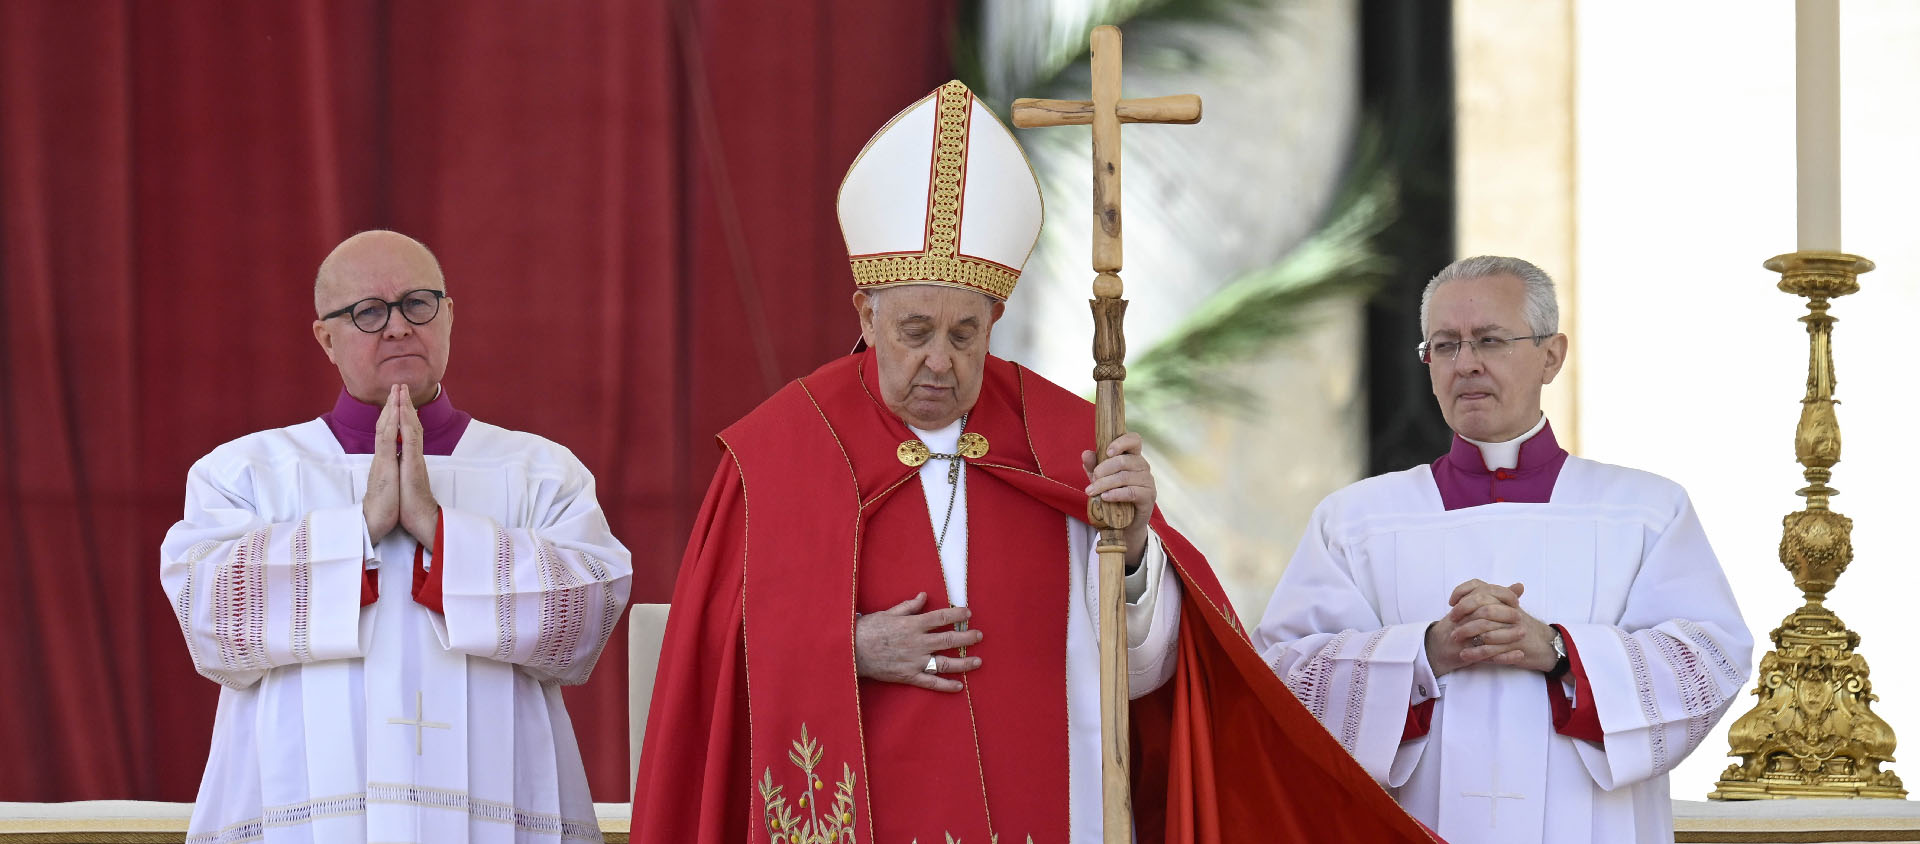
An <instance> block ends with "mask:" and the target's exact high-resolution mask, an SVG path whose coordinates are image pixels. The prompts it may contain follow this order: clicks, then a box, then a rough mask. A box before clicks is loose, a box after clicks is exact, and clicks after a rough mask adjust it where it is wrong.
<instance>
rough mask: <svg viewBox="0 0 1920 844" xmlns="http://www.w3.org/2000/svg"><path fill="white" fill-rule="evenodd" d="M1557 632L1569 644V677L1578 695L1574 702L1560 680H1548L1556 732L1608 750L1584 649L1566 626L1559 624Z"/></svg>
mask: <svg viewBox="0 0 1920 844" xmlns="http://www.w3.org/2000/svg"><path fill="white" fill-rule="evenodd" d="M1553 629H1555V630H1558V631H1560V640H1561V641H1562V642H1565V643H1566V645H1567V676H1569V677H1572V678H1573V694H1574V699H1573V700H1572V701H1568V700H1567V693H1566V692H1565V691H1564V690H1563V688H1562V687H1561V685H1560V678H1558V677H1547V678H1546V681H1547V705H1548V706H1549V707H1552V709H1553V731H1554V732H1556V733H1559V734H1561V735H1563V736H1566V737H1567V738H1577V739H1581V740H1583V741H1590V742H1593V743H1594V744H1598V745H1601V746H1602V747H1604V746H1606V743H1607V741H1606V736H1607V734H1606V731H1605V730H1602V729H1601V728H1600V710H1599V708H1597V707H1595V706H1594V704H1593V684H1591V683H1588V682H1587V670H1586V668H1585V667H1584V666H1582V665H1581V664H1580V649H1579V648H1576V647H1574V645H1573V635H1572V634H1570V633H1568V632H1567V629H1566V628H1565V627H1561V626H1560V625H1558V624H1556V625H1554V626H1553Z"/></svg>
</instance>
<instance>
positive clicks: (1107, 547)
mask: <svg viewBox="0 0 1920 844" xmlns="http://www.w3.org/2000/svg"><path fill="white" fill-rule="evenodd" d="M1088 47H1089V48H1090V51H1091V53H1092V57H1091V59H1092V60H1091V64H1092V65H1093V99H1092V100H1033V99H1019V100H1014V101H1013V125H1015V126H1019V127H1021V128H1023V129H1026V128H1032V127H1036V126H1083V125H1087V124H1092V125H1093V271H1094V272H1095V273H1097V275H1096V276H1095V277H1094V279H1093V295H1094V298H1093V301H1092V303H1091V304H1092V305H1093V358H1094V367H1093V380H1094V384H1095V386H1094V423H1093V424H1094V434H1093V451H1094V453H1095V454H1106V452H1107V446H1109V445H1111V444H1112V443H1113V441H1114V440H1115V439H1117V438H1118V437H1119V436H1120V435H1121V434H1124V433H1126V432H1127V415H1126V400H1125V397H1124V396H1123V395H1122V394H1121V391H1120V383H1121V382H1122V381H1124V380H1125V379H1126V377H1127V367H1126V365H1125V361H1126V357H1127V340H1126V335H1125V334H1124V332H1123V331H1122V329H1121V320H1122V317H1123V316H1125V314H1126V312H1127V300H1125V299H1123V298H1121V294H1122V293H1123V290H1122V287H1121V284H1120V264H1121V260H1120V258H1121V254H1120V124H1122V123H1198V122H1200V98H1199V97H1198V96H1195V95H1192V94H1182V95H1178V96H1172V97H1159V98H1155V99H1148V100H1123V99H1120V30H1119V29H1118V28H1117V27H1112V26H1100V27H1095V28H1094V30H1093V34H1092V35H1091V37H1089V38H1088ZM1133 517H1134V512H1133V505H1132V504H1130V503H1128V502H1124V501H1116V502H1111V503H1110V502H1106V501H1102V500H1100V499H1098V498H1095V499H1092V500H1090V501H1088V502H1087V523H1088V524H1091V525H1093V526H1094V527H1096V528H1099V529H1100V540H1099V543H1098V544H1097V545H1096V546H1095V549H1096V550H1097V551H1098V552H1099V554H1100V613H1099V618H1100V624H1099V628H1100V752H1101V758H1102V762H1101V771H1102V777H1101V780H1102V782H1101V798H1102V802H1103V812H1102V817H1103V822H1104V824H1105V826H1104V829H1105V835H1104V837H1105V838H1106V841H1107V844H1129V842H1131V841H1132V840H1133V808H1132V806H1131V805H1130V803H1131V800H1132V798H1131V794H1132V786H1131V779H1130V777H1129V776H1128V774H1127V757H1128V753H1129V751H1128V749H1127V705H1128V694H1127V651H1126V648H1125V647H1124V645H1125V639H1124V636H1125V633H1126V629H1127V626H1126V621H1125V611H1126V609H1125V605H1126V589H1125V587H1124V586H1123V585H1122V583H1123V579H1124V578H1125V577H1126V553H1127V543H1126V536H1125V533H1124V531H1125V529H1126V527H1127V525H1129V524H1132V523H1133Z"/></svg>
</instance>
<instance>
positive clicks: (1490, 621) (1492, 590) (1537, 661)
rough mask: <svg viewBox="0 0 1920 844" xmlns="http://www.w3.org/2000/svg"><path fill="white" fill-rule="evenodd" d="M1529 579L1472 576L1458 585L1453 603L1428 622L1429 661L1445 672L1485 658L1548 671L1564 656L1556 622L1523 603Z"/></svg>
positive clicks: (1439, 673) (1436, 670)
mask: <svg viewBox="0 0 1920 844" xmlns="http://www.w3.org/2000/svg"><path fill="white" fill-rule="evenodd" d="M1525 591H1526V585H1525V584H1521V583H1515V584H1513V585H1512V586H1498V585H1495V584H1492V583H1487V582H1484V581H1481V580H1469V581H1467V582H1465V583H1462V584H1460V585H1459V586H1457V587H1455V588H1454V590H1453V594H1452V595H1450V596H1448V598H1447V603H1448V604H1450V605H1452V607H1453V608H1452V609H1450V610H1448V611H1447V614H1446V615H1445V616H1442V617H1441V618H1440V620H1439V621H1436V622H1434V623H1432V624H1429V625H1427V662H1428V663H1429V664H1430V665H1431V666H1432V667H1433V674H1434V676H1435V677H1442V676H1445V675H1447V674H1449V673H1451V672H1454V671H1458V670H1459V669H1462V668H1465V667H1467V666H1469V665H1475V664H1478V663H1482V662H1487V663H1492V664H1494V665H1508V666H1515V667H1519V668H1526V669H1529V670H1533V671H1539V672H1542V673H1545V672H1548V671H1552V670H1553V667H1554V665H1555V664H1556V663H1558V662H1559V659H1560V657H1559V655H1558V654H1556V653H1555V652H1554V650H1553V628H1552V627H1549V626H1548V625H1546V624H1544V623H1542V622H1541V621H1540V620H1538V619H1536V618H1534V617H1533V616H1531V615H1528V614H1527V612H1526V611H1525V610H1522V609H1520V595H1521V594H1522V593H1524V592H1525Z"/></svg>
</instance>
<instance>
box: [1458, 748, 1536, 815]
mask: <svg viewBox="0 0 1920 844" xmlns="http://www.w3.org/2000/svg"><path fill="white" fill-rule="evenodd" d="M1460 796H1461V797H1485V798H1487V824H1488V825H1489V826H1496V827H1497V826H1499V825H1500V801H1502V800H1525V799H1527V796H1526V795H1525V794H1514V793H1512V792H1510V791H1501V790H1500V754H1498V753H1495V754H1494V755H1493V785H1492V787H1491V788H1490V790H1487V791H1462V792H1460Z"/></svg>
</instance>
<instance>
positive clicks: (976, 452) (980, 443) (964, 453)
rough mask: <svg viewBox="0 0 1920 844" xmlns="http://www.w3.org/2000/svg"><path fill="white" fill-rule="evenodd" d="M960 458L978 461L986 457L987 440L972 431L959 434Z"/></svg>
mask: <svg viewBox="0 0 1920 844" xmlns="http://www.w3.org/2000/svg"><path fill="white" fill-rule="evenodd" d="M960 456H961V457H965V458H967V459H968V460H979V459H980V458H982V457H985V456H987V438H986V437H985V436H984V435H981V434H977V433H974V432H973V431H968V432H966V433H964V434H961V435H960Z"/></svg>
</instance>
